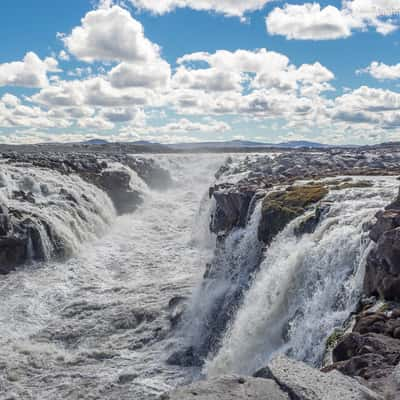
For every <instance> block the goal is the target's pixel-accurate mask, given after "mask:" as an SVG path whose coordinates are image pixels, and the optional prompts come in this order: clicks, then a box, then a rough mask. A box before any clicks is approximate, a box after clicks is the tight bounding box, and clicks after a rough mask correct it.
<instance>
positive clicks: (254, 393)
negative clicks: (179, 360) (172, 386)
mask: <svg viewBox="0 0 400 400" xmlns="http://www.w3.org/2000/svg"><path fill="white" fill-rule="evenodd" d="M194 399H196V400H242V399H243V400H245V399H253V400H289V397H288V395H287V394H286V393H285V392H284V391H282V390H281V389H280V387H279V386H278V385H277V384H276V383H275V382H274V381H272V380H269V379H259V378H251V377H245V378H244V377H239V376H223V377H219V378H215V379H211V380H208V381H201V382H196V383H194V384H192V385H190V386H185V387H181V388H178V389H176V390H174V391H173V392H171V393H169V394H164V395H163V396H161V398H160V400H194Z"/></svg>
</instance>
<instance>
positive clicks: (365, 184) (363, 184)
mask: <svg viewBox="0 0 400 400" xmlns="http://www.w3.org/2000/svg"><path fill="white" fill-rule="evenodd" d="M372 186H374V184H373V183H372V182H371V181H356V182H342V183H340V184H338V185H334V186H332V187H331V188H330V189H331V190H343V189H352V188H354V189H364V188H370V187H372Z"/></svg>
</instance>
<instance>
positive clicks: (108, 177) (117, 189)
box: [81, 170, 143, 215]
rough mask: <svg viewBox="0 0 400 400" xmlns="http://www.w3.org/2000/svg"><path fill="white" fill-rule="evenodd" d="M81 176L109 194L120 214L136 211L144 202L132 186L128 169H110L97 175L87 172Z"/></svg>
mask: <svg viewBox="0 0 400 400" xmlns="http://www.w3.org/2000/svg"><path fill="white" fill-rule="evenodd" d="M81 176H82V177H83V178H84V179H85V180H87V181H88V182H90V183H92V184H94V185H96V186H98V187H100V188H101V189H102V190H104V191H105V192H106V193H107V194H108V195H109V197H110V198H111V200H112V201H113V203H114V206H115V209H116V211H117V212H118V214H119V215H123V214H129V213H132V212H134V211H135V210H136V209H137V207H138V206H139V205H140V204H142V202H143V199H142V197H141V195H140V193H139V192H137V191H136V190H133V189H132V188H131V186H130V182H131V176H130V175H129V173H128V172H127V171H122V170H121V171H120V170H109V171H103V172H102V173H101V174H97V175H93V174H87V173H85V174H81Z"/></svg>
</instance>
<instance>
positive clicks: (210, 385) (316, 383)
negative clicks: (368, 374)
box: [160, 356, 383, 400]
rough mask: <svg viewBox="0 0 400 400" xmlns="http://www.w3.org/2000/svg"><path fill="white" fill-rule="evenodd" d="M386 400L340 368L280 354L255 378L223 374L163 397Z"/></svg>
mask: <svg viewBox="0 0 400 400" xmlns="http://www.w3.org/2000/svg"><path fill="white" fill-rule="evenodd" d="M250 398H251V399H254V400H336V399H341V400H383V397H381V396H380V395H379V394H377V393H375V392H373V391H372V390H370V389H368V388H367V387H365V386H363V385H362V384H361V383H359V382H358V381H356V380H355V379H352V378H349V377H347V376H345V375H343V374H341V373H340V372H338V371H332V372H329V373H323V372H321V371H319V370H317V369H314V368H311V367H309V366H308V365H306V364H304V363H301V362H298V361H294V360H290V359H288V358H286V357H283V356H279V357H276V358H274V359H273V360H272V361H271V363H270V364H269V365H268V366H267V367H266V368H264V369H262V370H261V371H259V372H258V373H256V374H255V376H254V377H252V378H250V377H243V376H241V377H240V376H223V377H219V378H214V379H210V380H207V381H200V382H197V383H194V384H192V385H190V386H186V387H181V388H178V389H176V390H175V391H172V392H170V393H169V394H164V395H162V396H161V398H160V400H178V399H179V400H192V399H202V400H203V399H204V400H206V399H207V400H211V399H215V400H224V399H226V400H236V399H237V400H245V399H250Z"/></svg>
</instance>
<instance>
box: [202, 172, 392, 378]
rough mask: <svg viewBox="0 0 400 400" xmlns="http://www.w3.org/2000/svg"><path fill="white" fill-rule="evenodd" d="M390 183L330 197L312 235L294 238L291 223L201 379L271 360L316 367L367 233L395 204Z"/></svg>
mask: <svg viewBox="0 0 400 400" xmlns="http://www.w3.org/2000/svg"><path fill="white" fill-rule="evenodd" d="M396 187H397V185H396V181H395V180H394V179H392V178H383V179H379V178H376V179H375V180H374V187H373V188H369V189H354V188H353V189H346V190H339V191H335V192H334V191H333V192H331V193H330V194H329V195H328V197H327V198H326V199H325V201H326V203H327V204H328V205H329V208H328V211H327V212H326V213H325V214H324V216H323V218H322V220H321V221H320V223H319V224H318V226H317V228H316V230H315V232H314V233H311V234H304V235H302V236H301V237H298V236H296V234H295V228H296V226H298V225H299V223H300V222H301V220H302V219H303V218H304V217H300V218H298V219H297V220H295V221H293V222H292V223H291V224H289V226H287V227H286V229H285V230H284V231H283V232H281V233H280V234H279V235H278V236H277V237H276V238H275V240H274V241H273V243H272V244H271V245H270V247H269V248H268V249H267V250H266V252H265V254H264V257H263V261H262V263H261V266H260V269H259V272H258V273H257V275H256V277H255V278H254V281H253V284H252V286H251V288H250V289H249V291H248V292H247V294H246V296H245V299H244V302H243V304H242V306H241V308H240V310H239V311H238V313H237V315H236V318H235V319H234V321H233V322H232V323H231V326H230V327H229V329H228V330H227V333H226V335H225V337H224V339H223V343H222V346H221V348H220V350H219V352H218V354H217V355H216V356H215V357H212V356H211V357H210V358H209V360H208V362H207V365H206V373H207V374H208V375H210V376H213V375H218V374H225V373H247V374H251V373H254V372H255V371H256V370H257V369H259V368H262V367H264V366H265V365H266V363H267V362H268V360H269V358H270V357H271V356H272V355H273V354H275V353H277V352H280V353H286V354H288V355H290V356H291V357H294V358H296V359H299V360H303V361H306V362H308V363H310V364H313V365H319V364H320V362H321V360H322V358H323V355H324V351H325V342H326V338H327V337H328V336H329V335H330V334H331V333H332V332H333V330H334V329H335V328H338V327H342V326H343V323H344V322H345V321H346V319H347V318H348V317H349V315H350V314H351V313H352V312H353V311H354V310H355V308H356V306H357V303H358V300H359V297H360V291H361V288H362V281H363V275H364V267H365V258H366V256H367V254H368V251H369V249H370V246H371V243H370V240H369V238H368V232H367V229H366V228H365V227H366V225H367V224H368V223H369V222H370V221H371V220H372V218H373V217H374V215H375V214H376V212H377V211H378V210H380V209H382V208H383V207H384V206H386V205H387V204H388V203H389V202H390V201H391V200H392V199H393V198H394V196H395V192H396Z"/></svg>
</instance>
